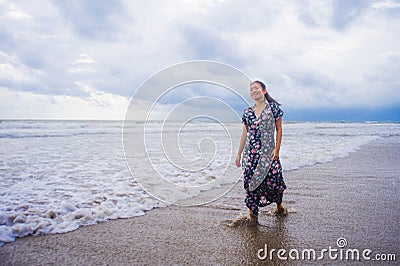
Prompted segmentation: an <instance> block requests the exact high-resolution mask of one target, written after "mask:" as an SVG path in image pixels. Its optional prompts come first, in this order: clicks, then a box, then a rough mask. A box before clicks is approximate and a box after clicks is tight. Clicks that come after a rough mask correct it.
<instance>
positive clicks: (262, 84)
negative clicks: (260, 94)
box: [253, 80, 281, 105]
mask: <svg viewBox="0 0 400 266" xmlns="http://www.w3.org/2000/svg"><path fill="white" fill-rule="evenodd" d="M253 83H258V84H260V86H261V87H262V88H263V90H266V89H267V86H265V84H264V82H262V81H259V80H256V81H254V82H253ZM264 97H265V99H266V100H267V101H268V102H269V103H277V104H278V105H281V104H280V103H278V101H276V100H275V99H274V98H272V97H271V96H270V95H269V94H268V91H267V92H266V93H265V94H264Z"/></svg>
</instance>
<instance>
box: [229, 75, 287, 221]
mask: <svg viewBox="0 0 400 266" xmlns="http://www.w3.org/2000/svg"><path fill="white" fill-rule="evenodd" d="M250 96H251V98H252V99H253V100H254V106H252V107H248V108H246V109H245V110H244V113H243V117H242V122H243V131H242V136H241V138H240V145H239V149H238V154H237V156H236V162H235V163H236V166H237V167H240V166H242V169H243V179H244V180H243V181H244V182H243V183H244V188H245V190H246V198H245V203H246V206H247V208H248V209H249V215H248V216H242V217H239V218H237V219H235V220H234V221H233V222H232V223H231V225H232V226H236V225H240V224H243V223H248V224H257V223H258V211H259V207H264V206H267V205H269V204H271V203H273V202H276V209H275V210H274V214H275V215H281V214H284V213H286V212H287V210H286V208H284V207H283V206H282V197H283V191H284V190H285V189H286V185H285V183H284V181H283V177H282V166H281V163H280V160H279V150H280V146H281V140H282V116H283V111H282V110H281V109H280V107H279V106H280V104H279V103H278V102H277V101H275V100H274V99H273V98H272V97H271V96H270V95H269V94H268V92H267V90H266V87H265V84H264V83H263V82H261V81H254V82H252V83H251V84H250ZM275 130H276V145H275V141H274V133H275ZM242 152H243V158H242ZM241 159H242V160H241Z"/></svg>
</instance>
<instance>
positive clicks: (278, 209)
mask: <svg viewBox="0 0 400 266" xmlns="http://www.w3.org/2000/svg"><path fill="white" fill-rule="evenodd" d="M287 213H288V210H287V208H286V207H284V206H282V204H277V205H276V209H275V210H274V211H273V212H272V214H273V215H275V216H283V215H286V214H287Z"/></svg>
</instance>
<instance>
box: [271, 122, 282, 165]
mask: <svg viewBox="0 0 400 266" xmlns="http://www.w3.org/2000/svg"><path fill="white" fill-rule="evenodd" d="M275 129H276V144H275V149H274V152H273V154H272V157H273V158H272V159H273V160H277V159H278V158H279V150H280V149H281V142H282V119H278V120H276V121H275Z"/></svg>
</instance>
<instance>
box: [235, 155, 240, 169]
mask: <svg viewBox="0 0 400 266" xmlns="http://www.w3.org/2000/svg"><path fill="white" fill-rule="evenodd" d="M240 158H241V155H240V154H238V155H237V156H236V160H235V164H236V167H240V166H242V164H241V163H240Z"/></svg>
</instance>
